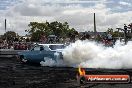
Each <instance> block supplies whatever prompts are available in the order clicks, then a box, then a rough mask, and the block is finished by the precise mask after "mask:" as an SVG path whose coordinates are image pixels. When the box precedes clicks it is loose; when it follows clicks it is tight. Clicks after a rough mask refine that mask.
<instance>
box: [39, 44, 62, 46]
mask: <svg viewBox="0 0 132 88" xmlns="http://www.w3.org/2000/svg"><path fill="white" fill-rule="evenodd" d="M38 45H42V46H45V45H46V46H49V45H64V44H38Z"/></svg>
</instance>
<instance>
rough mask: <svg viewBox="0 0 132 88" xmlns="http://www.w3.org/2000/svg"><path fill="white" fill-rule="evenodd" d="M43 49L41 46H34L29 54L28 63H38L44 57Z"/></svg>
mask: <svg viewBox="0 0 132 88" xmlns="http://www.w3.org/2000/svg"><path fill="white" fill-rule="evenodd" d="M44 53H45V52H44V47H43V46H42V45H37V46H35V47H34V48H33V49H32V50H31V52H30V61H31V62H34V63H39V62H40V61H42V60H43V57H44Z"/></svg>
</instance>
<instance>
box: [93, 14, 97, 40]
mask: <svg viewBox="0 0 132 88" xmlns="http://www.w3.org/2000/svg"><path fill="white" fill-rule="evenodd" d="M94 39H95V40H96V39H97V31H96V18H95V13H94Z"/></svg>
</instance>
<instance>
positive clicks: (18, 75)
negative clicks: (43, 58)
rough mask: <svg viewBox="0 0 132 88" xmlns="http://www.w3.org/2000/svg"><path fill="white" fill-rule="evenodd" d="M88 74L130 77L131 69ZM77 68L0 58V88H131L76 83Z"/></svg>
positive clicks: (94, 70) (91, 70)
mask: <svg viewBox="0 0 132 88" xmlns="http://www.w3.org/2000/svg"><path fill="white" fill-rule="evenodd" d="M87 71H88V73H91V74H92V73H94V74H95V73H109V74H111V73H113V72H114V73H117V74H118V73H124V74H129V75H132V69H126V70H114V71H113V70H107V69H105V70H104V69H87ZM77 72H78V71H77V68H70V67H41V66H33V65H27V64H23V63H21V62H20V61H19V60H17V59H16V58H15V57H12V58H0V88H132V83H127V84H103V83H101V84H86V85H81V86H80V85H79V84H78V83H77V81H76V74H77Z"/></svg>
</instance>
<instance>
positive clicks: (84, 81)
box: [79, 76, 87, 85]
mask: <svg viewBox="0 0 132 88" xmlns="http://www.w3.org/2000/svg"><path fill="white" fill-rule="evenodd" d="M79 81H80V85H84V84H86V83H87V80H86V78H85V77H84V76H82V77H80V80H79Z"/></svg>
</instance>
